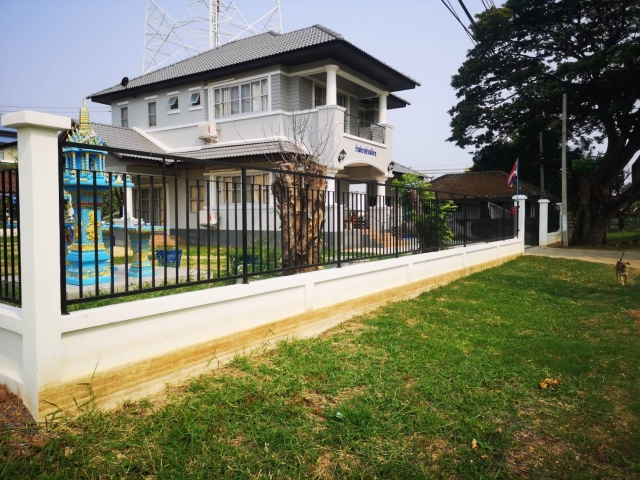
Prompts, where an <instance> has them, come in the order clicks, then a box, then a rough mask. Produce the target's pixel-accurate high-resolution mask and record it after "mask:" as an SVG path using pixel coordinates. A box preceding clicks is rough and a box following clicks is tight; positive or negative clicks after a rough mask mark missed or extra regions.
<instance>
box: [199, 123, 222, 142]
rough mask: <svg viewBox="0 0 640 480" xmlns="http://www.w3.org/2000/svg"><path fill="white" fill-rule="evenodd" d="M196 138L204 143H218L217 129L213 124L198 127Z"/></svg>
mask: <svg viewBox="0 0 640 480" xmlns="http://www.w3.org/2000/svg"><path fill="white" fill-rule="evenodd" d="M198 138H200V140H204V141H205V142H206V143H216V142H217V141H218V127H217V126H216V124H215V123H203V124H201V125H198Z"/></svg>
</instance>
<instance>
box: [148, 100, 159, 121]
mask: <svg viewBox="0 0 640 480" xmlns="http://www.w3.org/2000/svg"><path fill="white" fill-rule="evenodd" d="M147 108H148V110H149V126H150V127H155V126H156V125H157V124H156V102H149V103H148V104H147Z"/></svg>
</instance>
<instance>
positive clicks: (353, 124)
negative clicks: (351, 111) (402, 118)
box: [344, 114, 386, 143]
mask: <svg viewBox="0 0 640 480" xmlns="http://www.w3.org/2000/svg"><path fill="white" fill-rule="evenodd" d="M344 133H348V134H350V135H354V136H356V137H360V138H364V139H366V140H371V141H373V142H378V143H385V134H386V129H385V127H383V126H382V125H378V124H377V123H373V122H369V121H367V120H363V119H361V118H358V117H354V116H351V115H346V114H345V116H344Z"/></svg>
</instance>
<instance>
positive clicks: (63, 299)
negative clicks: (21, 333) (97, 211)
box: [18, 145, 80, 315]
mask: <svg viewBox="0 0 640 480" xmlns="http://www.w3.org/2000/svg"><path fill="white" fill-rule="evenodd" d="M64 167H65V161H64V155H63V154H62V147H61V146H60V145H59V146H58V221H59V223H60V234H59V238H60V310H61V313H62V315H68V314H69V312H68V310H67V263H66V256H67V248H66V245H65V244H66V242H67V238H66V235H65V233H66V232H65V226H64V220H65V219H64V212H65V201H64V179H63V175H64V170H65V168H64ZM18 201H19V199H18ZM79 203H80V202H78V204H79ZM76 215H78V214H77V213H76ZM19 221H20V219H18V222H19ZM20 293H21V296H22V292H20Z"/></svg>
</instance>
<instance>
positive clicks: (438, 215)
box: [435, 192, 444, 252]
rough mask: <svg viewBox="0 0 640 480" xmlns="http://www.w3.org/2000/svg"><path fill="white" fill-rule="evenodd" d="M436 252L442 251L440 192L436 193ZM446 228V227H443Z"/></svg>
mask: <svg viewBox="0 0 640 480" xmlns="http://www.w3.org/2000/svg"><path fill="white" fill-rule="evenodd" d="M435 202H436V222H435V223H436V251H437V252H439V251H440V223H439V222H440V208H439V207H440V201H439V200H438V192H436V200H435ZM443 228H444V227H443Z"/></svg>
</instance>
